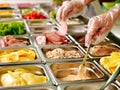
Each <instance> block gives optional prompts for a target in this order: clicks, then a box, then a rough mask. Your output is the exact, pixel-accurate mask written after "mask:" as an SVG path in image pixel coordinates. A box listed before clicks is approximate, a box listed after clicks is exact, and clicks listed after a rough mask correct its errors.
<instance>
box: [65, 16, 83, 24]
mask: <svg viewBox="0 0 120 90" xmlns="http://www.w3.org/2000/svg"><path fill="white" fill-rule="evenodd" d="M67 24H68V25H77V24H84V22H83V21H81V20H79V19H77V18H75V19H68V20H67Z"/></svg>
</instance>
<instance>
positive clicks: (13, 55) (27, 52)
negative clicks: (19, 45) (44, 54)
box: [0, 49, 36, 62]
mask: <svg viewBox="0 0 120 90" xmlns="http://www.w3.org/2000/svg"><path fill="white" fill-rule="evenodd" d="M35 59H36V53H35V51H34V50H32V49H10V50H0V62H21V61H33V60H35Z"/></svg>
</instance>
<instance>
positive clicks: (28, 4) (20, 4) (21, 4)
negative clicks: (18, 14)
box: [17, 3, 35, 9]
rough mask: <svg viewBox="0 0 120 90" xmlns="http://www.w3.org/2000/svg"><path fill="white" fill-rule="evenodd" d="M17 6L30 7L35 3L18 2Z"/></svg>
mask: <svg viewBox="0 0 120 90" xmlns="http://www.w3.org/2000/svg"><path fill="white" fill-rule="evenodd" d="M17 6H18V7H19V8H20V9H21V8H31V7H34V6H35V5H34V4H32V3H18V4H17Z"/></svg>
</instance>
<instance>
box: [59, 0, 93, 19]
mask: <svg viewBox="0 0 120 90" xmlns="http://www.w3.org/2000/svg"><path fill="white" fill-rule="evenodd" d="M92 1H94V0H70V1H65V2H63V4H62V6H61V7H60V8H59V9H58V12H57V20H58V21H61V20H66V19H67V18H69V17H71V16H73V15H77V14H79V13H80V12H81V11H82V10H83V8H84V6H86V5H88V4H89V3H90V2H92Z"/></svg>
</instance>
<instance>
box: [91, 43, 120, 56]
mask: <svg viewBox="0 0 120 90" xmlns="http://www.w3.org/2000/svg"><path fill="white" fill-rule="evenodd" d="M115 51H119V48H118V47H117V46H115V45H95V46H93V47H91V48H90V54H91V55H93V56H106V55H110V54H111V53H112V52H115Z"/></svg>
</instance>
